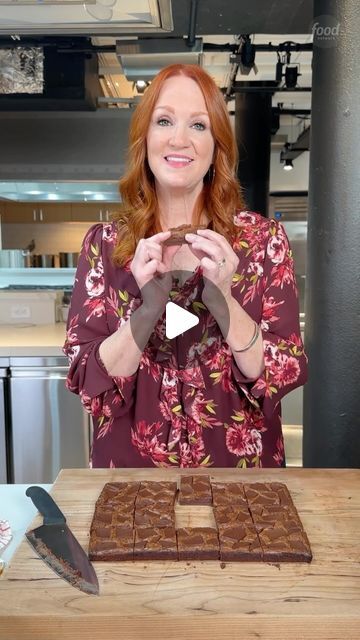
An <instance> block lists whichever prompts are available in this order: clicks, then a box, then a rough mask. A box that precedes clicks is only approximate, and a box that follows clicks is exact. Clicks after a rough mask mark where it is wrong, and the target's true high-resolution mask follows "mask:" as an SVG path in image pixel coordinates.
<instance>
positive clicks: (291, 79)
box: [285, 65, 301, 89]
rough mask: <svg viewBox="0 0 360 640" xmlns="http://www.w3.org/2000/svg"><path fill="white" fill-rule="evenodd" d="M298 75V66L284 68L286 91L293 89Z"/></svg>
mask: <svg viewBox="0 0 360 640" xmlns="http://www.w3.org/2000/svg"><path fill="white" fill-rule="evenodd" d="M300 75H301V73H299V69H298V65H296V66H293V67H289V66H288V67H286V68H285V86H286V88H287V89H294V88H295V87H296V85H297V81H298V77H299V76H300Z"/></svg>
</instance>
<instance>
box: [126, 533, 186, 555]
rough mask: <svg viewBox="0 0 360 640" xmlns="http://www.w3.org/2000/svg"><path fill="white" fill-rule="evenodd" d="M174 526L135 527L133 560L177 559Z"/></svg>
mask: <svg viewBox="0 0 360 640" xmlns="http://www.w3.org/2000/svg"><path fill="white" fill-rule="evenodd" d="M177 559H178V552H177V543H176V531H175V528H174V527H149V528H146V529H145V528H144V529H136V531H135V544H134V560H177Z"/></svg>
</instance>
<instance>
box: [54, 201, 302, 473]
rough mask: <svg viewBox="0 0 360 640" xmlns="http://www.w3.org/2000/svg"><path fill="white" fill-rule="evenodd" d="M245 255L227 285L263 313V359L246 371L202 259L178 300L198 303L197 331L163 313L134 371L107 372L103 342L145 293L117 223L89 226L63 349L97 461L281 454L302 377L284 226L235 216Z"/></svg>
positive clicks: (146, 462) (205, 462)
mask: <svg viewBox="0 0 360 640" xmlns="http://www.w3.org/2000/svg"><path fill="white" fill-rule="evenodd" d="M234 221H235V225H236V233H235V235H234V238H233V241H232V247H233V249H234V251H235V253H236V254H237V255H238V257H239V265H238V268H237V272H236V274H235V275H234V277H233V284H232V295H233V297H234V298H236V300H237V301H238V302H239V303H240V304H241V305H242V307H243V308H244V309H245V311H246V312H247V313H248V314H249V315H250V316H251V317H252V318H253V319H254V320H255V321H256V322H258V323H259V324H260V326H261V330H262V335H263V341H264V359H265V370H264V372H263V373H262V375H261V376H260V377H259V378H258V379H257V380H256V381H250V380H249V379H247V378H246V376H244V375H243V374H242V372H241V371H240V370H239V368H238V367H237V365H236V362H235V360H234V358H233V356H232V352H231V350H230V348H229V346H228V345H227V343H226V342H225V340H224V338H223V336H222V334H221V332H220V329H219V327H218V325H217V323H216V321H215V320H214V318H213V316H212V315H211V314H210V313H209V311H208V309H207V308H206V307H205V306H204V304H203V303H202V301H201V292H202V288H203V279H202V271H201V267H200V266H199V267H198V268H197V269H196V270H195V272H194V273H193V274H192V275H191V276H190V277H189V279H188V280H187V281H186V282H185V285H184V286H182V287H179V286H177V284H176V282H174V287H173V290H172V298H171V299H172V301H173V302H175V303H176V304H178V305H179V306H182V307H183V308H185V309H187V310H188V311H190V312H191V313H196V314H197V315H198V317H199V323H198V324H197V326H196V327H195V328H193V329H192V330H191V331H188V332H185V333H184V334H182V335H179V336H178V337H177V338H174V339H172V340H168V339H167V338H166V337H165V313H164V314H163V316H162V317H161V318H160V320H159V321H158V323H157V325H156V326H155V328H154V331H153V333H152V335H151V337H150V339H149V342H148V343H147V345H146V347H145V349H144V352H143V354H142V357H141V360H140V364H139V368H138V370H137V372H136V373H135V374H134V375H132V376H128V377H112V376H110V375H108V373H107V371H106V369H105V367H104V365H103V363H102V362H101V359H100V357H99V346H100V344H101V342H102V341H103V340H104V339H105V338H107V337H108V336H109V335H111V334H112V333H113V332H115V331H116V330H117V329H118V328H119V327H120V326H122V324H123V323H125V322H127V321H128V319H129V318H130V316H131V314H132V313H133V311H134V310H135V309H136V308H137V307H138V306H139V305H140V304H141V294H140V291H139V288H138V286H137V284H136V281H135V279H134V277H133V275H132V274H131V272H130V264H131V261H130V260H129V261H128V263H127V264H126V265H125V267H123V268H120V267H116V266H114V264H113V263H112V258H111V256H112V251H113V248H114V243H115V240H116V224H115V223H110V224H97V225H94V226H93V227H92V228H91V229H90V230H89V232H88V233H87V235H86V236H85V239H84V242H83V246H82V250H81V254H80V258H79V264H78V268H77V272H76V278H75V285H74V291H73V295H72V299H71V309H70V313H69V319H68V325H67V337H66V342H65V345H64V352H65V354H66V355H67V356H68V358H69V363H70V369H69V375H68V379H67V386H68V388H69V390H70V391H72V392H74V393H77V394H79V395H80V398H81V401H82V403H83V405H84V406H85V408H86V409H87V411H89V412H90V413H91V414H92V416H93V422H94V438H93V446H92V452H91V460H90V466H93V467H153V466H161V467H173V466H180V467H197V466H199V465H201V466H204V467H210V466H216V467H254V466H262V467H278V466H283V465H284V464H285V456H284V442H283V436H282V430H281V419H280V399H281V398H282V397H283V396H284V395H285V394H286V393H288V392H289V391H291V390H292V389H295V388H296V387H298V386H300V385H302V384H304V382H305V381H306V373H307V359H306V356H305V354H304V350H303V344H302V340H301V334H300V327H299V306H298V295H297V289H296V283H295V277H294V270H293V259H292V255H291V250H290V248H289V244H288V240H287V237H286V234H285V231H284V228H283V226H282V225H281V224H280V223H279V222H277V221H275V220H269V219H266V218H263V217H261V216H260V215H258V214H256V213H252V212H247V211H241V212H238V213H236V215H235V217H234Z"/></svg>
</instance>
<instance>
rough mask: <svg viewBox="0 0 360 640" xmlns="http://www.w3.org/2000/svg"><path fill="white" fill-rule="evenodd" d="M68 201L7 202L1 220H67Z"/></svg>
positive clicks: (69, 209)
mask: <svg viewBox="0 0 360 640" xmlns="http://www.w3.org/2000/svg"><path fill="white" fill-rule="evenodd" d="M70 220H71V204H70V203H69V202H7V203H6V204H5V210H4V215H3V216H2V221H3V222H7V223H24V224H26V223H30V222H39V223H44V222H48V223H50V222H69V221H70Z"/></svg>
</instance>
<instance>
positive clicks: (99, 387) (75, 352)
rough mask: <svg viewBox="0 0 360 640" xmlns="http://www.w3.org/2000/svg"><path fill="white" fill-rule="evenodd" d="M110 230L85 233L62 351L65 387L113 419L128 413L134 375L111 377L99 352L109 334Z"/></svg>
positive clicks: (96, 413)
mask: <svg viewBox="0 0 360 640" xmlns="http://www.w3.org/2000/svg"><path fill="white" fill-rule="evenodd" d="M109 230H111V225H101V224H97V225H94V226H93V227H91V228H90V229H89V231H88V233H87V234H86V236H85V238H84V241H83V245H82V248H81V252H80V256H79V262H78V267H77V270H76V276H75V284H74V290H73V294H72V297H71V306H70V311H69V317H68V322H67V328H66V341H65V344H64V347H63V351H64V353H65V355H67V357H68V360H69V365H70V368H69V373H68V377H67V382H66V385H67V388H68V389H69V390H70V391H72V392H73V393H77V394H79V396H80V398H81V402H82V403H83V405H84V407H85V409H86V410H87V411H88V412H89V413H91V414H92V415H94V416H97V417H98V416H102V415H103V416H106V417H109V418H110V417H111V418H115V417H117V416H120V415H122V414H124V413H126V412H127V411H128V409H129V406H130V405H131V404H132V403H133V400H134V387H135V382H136V376H137V374H136V373H135V374H134V375H132V376H128V377H112V376H110V375H109V374H108V373H107V371H106V368H105V366H104V364H103V363H102V361H101V358H100V356H99V347H100V344H101V343H102V341H103V340H105V338H107V337H108V336H109V335H110V333H111V331H110V329H109V325H108V321H107V299H108V298H109V293H108V291H107V282H108V271H109V269H112V268H114V267H113V266H112V263H111V251H112V248H113V242H112V240H113V237H114V236H112V234H111V232H109Z"/></svg>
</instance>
